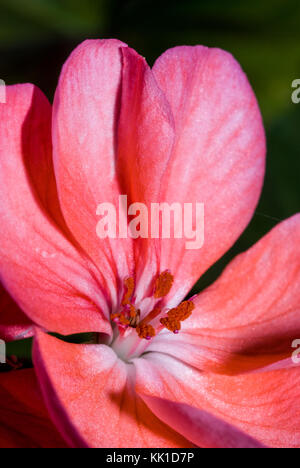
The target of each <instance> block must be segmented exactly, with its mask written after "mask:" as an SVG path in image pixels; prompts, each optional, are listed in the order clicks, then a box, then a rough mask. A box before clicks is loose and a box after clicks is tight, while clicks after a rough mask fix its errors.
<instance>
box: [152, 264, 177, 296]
mask: <svg viewBox="0 0 300 468" xmlns="http://www.w3.org/2000/svg"><path fill="white" fill-rule="evenodd" d="M173 282H174V276H173V275H172V274H171V273H170V272H169V271H168V270H166V271H164V272H163V273H161V274H160V275H159V277H158V278H157V279H156V281H155V288H154V297H155V298H156V299H159V298H161V297H165V296H166V295H167V294H169V292H170V290H171V288H172V286H173Z"/></svg>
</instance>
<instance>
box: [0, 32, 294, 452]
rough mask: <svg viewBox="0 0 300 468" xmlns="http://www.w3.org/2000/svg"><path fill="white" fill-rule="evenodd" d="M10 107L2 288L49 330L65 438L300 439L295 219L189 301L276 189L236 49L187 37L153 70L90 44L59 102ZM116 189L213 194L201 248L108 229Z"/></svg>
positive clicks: (5, 131)
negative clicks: (105, 219) (75, 340)
mask: <svg viewBox="0 0 300 468" xmlns="http://www.w3.org/2000/svg"><path fill="white" fill-rule="evenodd" d="M0 112H1V120H0V122H1V124H0V212H1V223H0V255H1V263H0V273H1V280H2V282H3V284H4V286H5V288H6V289H7V290H8V291H9V293H10V294H11V295H12V297H13V298H14V300H15V301H16V303H17V304H18V305H19V306H20V308H21V309H22V310H23V311H24V312H25V313H26V315H27V317H28V318H29V319H30V320H31V321H32V322H33V323H34V324H35V325H36V328H35V339H34V364H35V369H36V372H37V376H38V380H39V383H40V386H41V389H42V393H43V396H44V399H45V402H46V405H47V407H48V410H49V412H50V414H51V417H52V419H53V421H54V423H55V425H56V427H57V428H58V430H59V431H60V433H61V434H62V435H63V436H64V438H65V439H66V441H67V442H68V443H69V445H71V446H76V447H78V446H79V447H85V446H89V447H190V446H191V445H197V446H200V447H257V446H263V445H268V446H274V447H280V446H289V447H298V446H300V404H299V389H298V388H299V385H298V383H300V373H299V369H298V368H296V367H295V365H294V364H293V361H292V359H291V355H292V352H293V349H292V348H291V344H292V341H293V340H294V339H295V338H300V318H299V317H300V315H299V296H300V290H299V276H300V273H299V272H300V258H299V240H300V217H299V215H296V216H294V217H292V218H291V219H289V220H287V221H285V222H283V223H281V224H280V225H279V226H277V227H276V228H275V229H274V230H273V231H271V232H270V233H269V234H268V235H267V236H265V237H264V238H263V239H262V240H261V241H260V242H258V244H257V245H255V246H254V247H252V248H251V249H250V250H249V251H248V252H246V253H244V254H242V255H240V256H239V257H238V258H236V259H235V260H234V261H233V262H232V263H231V264H230V265H229V266H228V267H227V269H226V270H225V272H224V273H223V274H222V276H221V277H220V278H219V279H218V280H217V281H216V283H215V284H214V285H212V286H211V287H209V288H208V289H207V290H206V291H204V292H202V293H201V294H199V295H198V296H197V297H196V298H193V299H192V300H190V301H189V302H183V305H180V304H181V303H182V301H183V300H184V298H185V296H186V294H187V293H188V292H189V291H190V289H191V287H192V286H193V284H194V283H195V282H196V281H197V280H198V278H199V277H200V276H201V275H202V274H203V273H204V272H205V271H206V270H207V269H208V268H209V267H210V266H211V265H212V264H213V263H214V262H215V261H216V260H218V259H219V258H220V257H221V256H222V255H223V254H224V253H225V252H226V251H227V250H228V249H229V248H230V247H231V246H232V245H233V243H234V242H235V241H236V239H237V238H238V237H239V236H240V234H241V233H242V232H243V230H244V229H245V227H246V226H247V224H248V223H249V221H250V219H251V217H252V215H253V212H254V210H255V207H256V205H257V201H258V199H259V195H260V192H261V188H262V184H263V176H264V170H265V136H264V130H263V125H262V119H261V116H260V112H259V109H258V106H257V103H256V99H255V96H254V94H253V92H252V90H251V87H250V85H249V83H248V81H247V78H246V76H245V75H244V73H243V72H242V70H241V68H240V67H239V65H238V64H237V62H236V61H235V60H234V59H233V58H232V56H231V55H229V54H228V53H226V52H223V51H221V50H218V49H207V48H205V47H201V46H197V47H177V48H175V49H172V50H169V51H167V52H166V53H164V54H163V55H162V56H161V57H160V58H159V59H158V60H157V62H156V63H155V65H154V67H153V69H152V70H151V69H150V68H149V67H148V65H147V64H146V62H145V60H144V59H143V58H142V57H141V56H139V55H138V54H137V53H136V52H135V51H133V50H132V49H130V48H128V47H127V46H126V45H125V44H123V43H121V42H119V41H116V40H104V41H87V42H84V43H83V44H82V45H80V46H79V47H78V48H77V49H76V50H75V51H74V52H73V53H72V55H71V57H70V58H69V59H68V61H67V63H66V64H65V66H64V68H63V71H62V74H61V77H60V81H59V85H58V88H57V91H56V95H55V100H54V105H53V110H52V108H51V106H50V104H49V103H48V101H47V99H46V98H45V97H44V95H43V94H42V93H41V91H40V90H39V89H37V88H36V87H34V86H32V85H19V86H12V87H9V88H8V90H7V104H5V105H2V106H1V107H0ZM51 122H52V127H51ZM51 128H52V130H51ZM120 194H127V195H128V199H129V201H130V202H131V203H132V202H140V203H144V204H146V205H147V206H148V207H149V206H150V204H151V203H154V202H168V203H173V202H179V203H182V204H183V203H196V202H201V203H204V206H205V243H204V246H203V247H202V249H201V250H187V249H186V248H185V239H172V240H170V239H136V240H132V239H122V238H118V239H110V238H107V239H102V240H101V239H99V237H98V236H97V234H96V225H97V222H98V217H97V215H96V211H97V206H98V205H99V203H102V202H108V203H113V204H114V205H117V200H118V197H119V195H120ZM179 305H180V306H179ZM149 314H151V315H150V316H149ZM166 319H167V320H166ZM6 326H8V319H6V322H5V327H6ZM1 330H3V327H2V329H1ZM4 331H5V328H4ZM47 331H48V332H56V333H59V334H63V335H70V334H73V333H82V332H97V334H98V342H97V343H95V344H82V345H78V344H70V343H66V342H63V341H61V340H59V339H57V338H54V337H53V336H50V335H49V334H47ZM172 331H173V332H176V333H172ZM178 332H179V333H178ZM144 338H147V339H144ZM150 338H152V339H150ZM293 366H294V367H293Z"/></svg>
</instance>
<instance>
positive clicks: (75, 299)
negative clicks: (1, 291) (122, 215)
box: [0, 85, 111, 334]
mask: <svg viewBox="0 0 300 468" xmlns="http://www.w3.org/2000/svg"><path fill="white" fill-rule="evenodd" d="M0 122H1V124H0V217H1V223H0V275H1V281H2V282H3V285H4V286H5V288H6V289H7V290H8V291H9V293H10V294H11V295H12V297H13V299H14V300H15V301H16V302H17V304H18V305H19V306H20V307H21V308H22V310H24V312H25V313H26V314H27V315H28V316H29V317H30V318H31V319H32V320H33V321H35V322H36V323H38V324H40V325H41V326H42V327H45V328H47V329H48V330H51V331H56V332H58V333H63V334H71V333H79V332H86V331H99V332H100V331H103V332H107V333H109V332H110V330H111V327H110V325H109V323H108V321H107V320H106V319H105V318H104V315H103V313H107V314H108V310H107V301H106V296H105V291H104V289H103V285H102V284H101V283H100V279H99V275H98V276H97V271H96V270H95V267H93V265H92V263H91V262H88V261H87V260H86V259H85V258H84V257H83V256H82V255H81V254H79V253H78V251H77V250H76V249H75V248H74V247H73V245H72V244H71V243H70V241H69V240H68V239H67V238H66V237H65V234H62V232H61V231H60V230H59V229H58V227H57V224H58V223H59V221H61V219H62V218H61V215H60V214H58V208H57V204H56V201H55V197H54V199H53V206H52V205H51V200H49V199H48V202H46V195H45V192H44V193H43V190H42V175H41V174H42V172H39V171H42V170H43V173H44V175H45V178H44V184H45V186H46V189H44V190H45V191H46V192H47V187H48V190H49V193H50V194H51V193H52V194H53V193H55V187H53V186H50V187H49V186H48V185H47V184H49V183H51V181H50V180H49V174H48V171H46V169H45V164H46V163H45V164H44V163H43V161H44V160H46V161H48V159H49V156H48V154H49V151H50V152H51V140H50V136H51V132H50V128H51V127H50V123H51V106H50V104H49V102H48V101H47V99H46V98H45V96H44V95H43V94H42V92H41V91H40V90H39V89H38V88H36V87H34V86H32V85H18V86H12V87H8V88H7V103H6V104H5V105H3V106H1V107H0ZM49 170H51V169H49ZM35 171H36V172H35ZM36 174H37V175H36ZM49 204H50V205H51V206H52V208H53V212H52V213H50V211H51V210H50V209H49V210H48V209H46V205H49ZM56 215H57V216H56ZM54 218H56V220H54ZM66 235H67V234H66ZM102 312H103V313H102Z"/></svg>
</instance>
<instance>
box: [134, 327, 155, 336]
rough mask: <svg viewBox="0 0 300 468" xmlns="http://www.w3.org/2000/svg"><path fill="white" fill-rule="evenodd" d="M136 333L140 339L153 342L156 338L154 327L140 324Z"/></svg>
mask: <svg viewBox="0 0 300 468" xmlns="http://www.w3.org/2000/svg"><path fill="white" fill-rule="evenodd" d="M136 332H137V334H138V335H139V337H140V338H144V339H146V340H151V338H153V337H154V336H155V330H154V328H153V327H152V325H144V324H140V325H138V326H137V327H136Z"/></svg>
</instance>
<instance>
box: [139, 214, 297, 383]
mask: <svg viewBox="0 0 300 468" xmlns="http://www.w3.org/2000/svg"><path fill="white" fill-rule="evenodd" d="M299 243H300V214H298V215H295V216H293V217H292V218H290V219H288V220H286V221H284V222H282V223H280V224H279V225H277V226H276V227H275V228H274V229H273V230H272V231H271V232H270V233H269V234H267V235H266V236H265V237H263V238H262V239H261V240H260V241H259V242H258V243H257V244H256V245H254V246H253V247H252V248H251V249H249V250H248V251H247V252H245V253H243V254H241V255H239V256H238V257H237V258H236V259H235V260H233V261H232V262H231V263H230V264H229V266H228V267H227V268H226V270H225V271H224V273H223V274H222V275H221V277H220V278H219V279H218V280H217V281H216V282H215V283H214V284H213V285H212V286H211V287H209V288H208V289H207V290H206V291H204V292H203V293H201V294H200V295H199V296H198V297H197V298H196V299H195V300H194V303H195V305H196V309H195V310H194V312H193V315H192V317H191V318H190V319H188V320H186V321H185V322H183V324H182V325H183V327H182V331H181V332H180V334H179V335H177V336H173V335H171V334H170V333H161V334H160V335H159V336H157V337H156V338H155V340H153V342H152V344H151V345H150V347H149V349H148V350H149V351H160V352H167V353H169V354H172V355H173V356H176V357H177V358H179V359H182V360H183V361H185V362H187V363H188V364H190V365H192V366H194V367H197V368H198V369H205V370H213V371H214V372H219V373H225V374H237V373H241V372H249V371H253V370H255V369H260V368H263V367H265V366H272V367H271V368H270V369H272V368H273V369H275V368H280V367H290V366H293V365H294V363H293V361H292V359H291V357H292V352H293V348H292V343H293V341H294V340H295V339H300V287H299V285H300V253H299ZM274 365H275V367H274Z"/></svg>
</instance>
